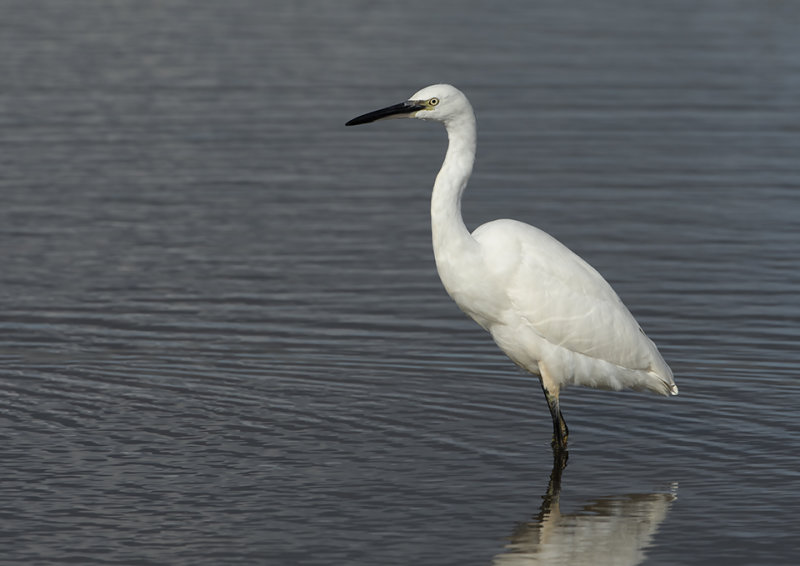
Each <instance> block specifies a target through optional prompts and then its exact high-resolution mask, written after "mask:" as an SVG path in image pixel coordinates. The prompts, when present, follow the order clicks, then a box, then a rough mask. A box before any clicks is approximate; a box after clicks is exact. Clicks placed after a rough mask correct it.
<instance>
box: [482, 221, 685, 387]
mask: <svg viewBox="0 0 800 566" xmlns="http://www.w3.org/2000/svg"><path fill="white" fill-rule="evenodd" d="M473 237H474V238H475V239H476V240H477V241H478V242H479V243H480V244H481V248H482V250H483V251H484V254H483V258H484V261H485V264H484V265H485V267H486V268H487V269H488V271H489V275H490V276H491V277H496V278H498V279H497V280H498V282H499V281H503V284H502V287H504V288H505V290H506V295H507V297H508V299H509V301H510V308H511V309H512V310H513V311H514V313H515V314H516V315H517V316H519V317H520V319H521V320H522V321H524V322H525V323H526V324H527V325H529V327H530V328H532V329H533V330H534V331H535V332H536V333H537V334H538V335H540V336H541V337H543V338H544V339H546V340H547V341H548V342H550V343H552V344H555V345H557V346H560V347H563V348H566V349H568V350H570V351H573V352H576V353H579V354H583V355H585V356H589V357H592V358H596V359H600V360H605V361H607V362H610V363H612V364H614V365H617V366H620V367H622V368H627V369H630V370H643V371H648V372H649V371H652V372H655V373H656V374H658V375H659V376H661V377H662V378H664V379H665V380H666V381H669V382H671V381H672V372H671V371H670V370H669V367H668V366H667V365H666V363H665V362H664V361H663V359H662V358H661V355H660V354H659V353H658V350H657V349H656V347H655V345H654V344H653V342H652V341H651V340H650V339H649V338H648V337H647V336H646V335H645V334H644V332H642V330H641V328H639V325H638V323H637V322H636V320H635V319H634V318H633V315H631V313H630V311H628V309H627V308H626V307H625V305H624V304H623V303H622V301H621V300H620V298H619V297H618V296H617V294H616V293H615V292H614V290H613V289H612V288H611V286H610V285H609V284H608V282H606V280H605V279H603V277H602V276H601V275H600V274H599V273H598V272H597V271H596V270H595V269H594V268H593V267H592V266H590V265H589V264H588V263H586V262H585V261H584V260H583V259H581V258H580V257H578V256H577V255H576V254H575V253H573V252H572V251H571V250H570V249H569V248H567V247H566V246H564V245H563V244H561V243H560V242H559V241H558V240H556V239H555V238H553V237H552V236H550V235H548V234H547V233H545V232H543V231H541V230H539V229H538V228H534V227H533V226H529V225H528V224H524V223H522V222H517V221H515V220H496V221H493V222H489V223H487V224H484V225H483V226H481V227H479V228H478V229H477V230H475V232H474V233H473Z"/></svg>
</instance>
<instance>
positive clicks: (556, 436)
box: [542, 383, 569, 450]
mask: <svg viewBox="0 0 800 566" xmlns="http://www.w3.org/2000/svg"><path fill="white" fill-rule="evenodd" d="M542 391H544V397H545V399H547V406H548V407H549V408H550V415H551V416H552V417H553V440H552V442H551V443H550V444H551V446H552V447H553V450H566V449H567V438H568V437H569V428H567V422H566V421H565V420H564V415H562V414H561V409H560V408H559V403H558V393H556V394H553V393H550V391H548V389H547V387H545V386H544V383H542Z"/></svg>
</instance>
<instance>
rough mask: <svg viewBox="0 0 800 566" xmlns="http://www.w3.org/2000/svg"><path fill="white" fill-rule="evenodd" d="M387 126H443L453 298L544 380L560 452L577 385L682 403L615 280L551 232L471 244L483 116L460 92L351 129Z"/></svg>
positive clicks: (444, 221)
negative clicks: (469, 196)
mask: <svg viewBox="0 0 800 566" xmlns="http://www.w3.org/2000/svg"><path fill="white" fill-rule="evenodd" d="M385 118H419V119H421V120H433V121H435V122H441V123H442V124H444V127H445V128H446V130H447V137H448V140H449V144H448V148H447V153H446V155H445V158H444V163H443V164H442V168H441V170H440V171H439V174H438V175H437V176H436V181H435V183H434V185H433V194H432V196H431V229H432V233H433V252H434V256H435V259H436V269H437V271H438V272H439V277H440V278H441V280H442V283H443V284H444V287H445V289H446V290H447V293H448V294H449V295H450V297H452V298H453V300H454V301H455V302H456V304H457V305H458V306H459V307H460V308H461V310H463V311H464V312H465V313H466V314H467V315H469V316H470V317H472V319H474V320H475V322H477V323H478V324H479V325H480V326H481V327H483V328H484V329H485V330H487V331H488V332H489V333H490V334H491V335H492V338H494V341H495V342H496V343H497V345H498V346H499V347H500V349H501V350H503V352H505V353H506V355H507V356H508V357H509V358H511V360H512V361H513V362H514V363H516V364H517V365H518V366H520V367H521V368H523V369H524V370H527V371H528V372H530V373H532V374H534V375H536V376H538V377H539V380H540V382H541V385H542V389H543V390H544V394H545V398H546V399H547V404H548V406H549V408H550V414H551V416H552V418H553V446H554V448H557V449H566V446H567V436H568V434H569V430H568V429H567V424H566V422H565V421H564V417H563V415H562V414H561V409H560V407H559V394H560V392H561V390H562V389H563V388H564V387H565V386H567V385H584V386H588V387H596V388H600V389H612V390H620V389H625V388H628V389H635V390H643V391H652V392H655V393H659V394H661V395H669V394H672V395H677V393H678V388H677V387H676V386H675V382H674V380H673V378H672V371H671V370H670V368H669V366H668V365H667V364H666V362H665V361H664V359H663V358H662V357H661V355H660V354H659V352H658V349H657V348H656V346H655V344H653V342H652V341H651V340H650V339H649V338H648V337H647V336H646V335H645V333H644V332H643V331H642V329H641V328H640V327H639V325H638V324H637V322H636V320H635V319H634V318H633V315H631V313H630V311H628V309H627V308H626V307H625V305H624V304H623V303H622V301H621V300H620V298H619V297H618V296H617V294H616V293H615V292H614V290H613V289H612V288H611V286H610V285H609V284H608V282H606V280H605V279H603V277H602V276H601V275H600V274H599V273H598V272H597V271H595V269H594V268H592V267H591V266H590V265H589V264H588V263H586V262H585V261H584V260H583V259H581V258H580V257H578V256H577V255H576V254H575V253H573V252H572V251H570V250H569V249H568V248H567V247H566V246H564V245H563V244H561V243H560V242H559V241H557V240H556V239H555V238H553V237H552V236H550V235H548V234H546V233H545V232H543V231H541V230H539V229H538V228H534V227H533V226H529V225H528V224H524V223H522V222H517V221H515V220H506V219H503V220H494V221H492V222H488V223H487V224H484V225H482V226H480V227H478V228H477V229H476V230H475V231H474V232H472V233H471V234H470V232H469V230H467V228H466V226H465V225H464V220H463V219H462V217H461V195H462V194H463V192H464V189H465V188H466V186H467V181H468V180H469V177H470V174H471V173H472V165H473V163H474V160H475V147H476V129H475V114H474V113H473V111H472V106H471V105H470V103H469V101H468V100H467V97H466V96H464V94H463V93H462V92H461V91H460V90H458V89H457V88H455V87H453V86H450V85H445V84H438V85H432V86H429V87H426V88H423V89H422V90H420V91H419V92H417V93H416V94H414V95H413V96H412V97H411V98H410V99H409V100H407V101H406V102H401V103H400V104H395V105H394V106H389V107H388V108H383V109H381V110H376V111H374V112H369V113H367V114H364V115H362V116H358V117H357V118H353V119H352V120H350V121H349V122H347V125H348V126H355V125H358V124H366V123H369V122H374V121H376V120H381V119H385Z"/></svg>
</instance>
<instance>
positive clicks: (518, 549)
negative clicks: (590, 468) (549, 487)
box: [493, 493, 675, 566]
mask: <svg viewBox="0 0 800 566" xmlns="http://www.w3.org/2000/svg"><path fill="white" fill-rule="evenodd" d="M674 500H675V495H674V494H672V493H648V494H641V495H640V494H636V495H624V496H621V497H614V498H605V499H599V500H598V501H596V502H594V503H591V504H589V505H586V506H584V507H583V509H581V510H580V511H579V512H577V513H573V514H569V515H562V514H561V511H560V509H559V505H558V502H555V504H554V505H553V506H552V507H551V508H550V512H549V513H548V514H547V515H546V516H544V517H542V518H540V519H539V520H538V521H536V522H532V523H525V524H523V525H520V526H519V527H517V529H515V531H514V534H513V535H512V536H511V540H510V542H509V544H508V545H507V546H506V550H505V552H504V553H503V554H498V555H497V556H496V557H495V559H494V562H493V564H494V566H534V565H536V564H547V565H548V566H557V565H559V564H564V565H569V566H604V565H609V566H610V565H612V564H613V565H614V566H634V565H635V564H641V563H642V562H643V561H644V558H645V554H644V550H645V549H646V548H647V547H648V546H649V545H650V544H651V542H652V540H653V536H654V535H655V533H656V531H658V528H659V526H661V523H662V522H663V521H664V519H665V518H666V516H667V512H668V511H669V508H670V506H671V504H672V502H673V501H674Z"/></svg>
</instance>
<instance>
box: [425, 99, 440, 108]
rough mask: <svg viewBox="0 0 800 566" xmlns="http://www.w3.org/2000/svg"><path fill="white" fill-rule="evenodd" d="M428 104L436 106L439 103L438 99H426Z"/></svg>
mask: <svg viewBox="0 0 800 566" xmlns="http://www.w3.org/2000/svg"><path fill="white" fill-rule="evenodd" d="M428 104H430V105H431V106H436V105H437V104H439V99H438V98H431V99H430V100H429V101H428Z"/></svg>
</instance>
